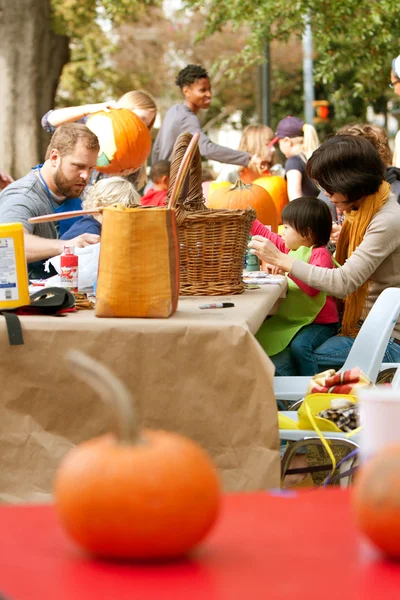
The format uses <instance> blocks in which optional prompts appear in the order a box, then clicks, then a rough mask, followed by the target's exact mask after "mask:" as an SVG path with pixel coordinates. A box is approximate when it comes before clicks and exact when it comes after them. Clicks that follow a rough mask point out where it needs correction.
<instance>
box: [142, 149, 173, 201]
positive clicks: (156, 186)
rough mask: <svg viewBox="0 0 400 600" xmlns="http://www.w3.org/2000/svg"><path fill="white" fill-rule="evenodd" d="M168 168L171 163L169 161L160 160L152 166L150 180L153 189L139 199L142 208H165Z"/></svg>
mask: <svg viewBox="0 0 400 600" xmlns="http://www.w3.org/2000/svg"><path fill="white" fill-rule="evenodd" d="M170 167H171V163H170V162H169V160H160V161H159V162H157V163H155V164H154V165H152V167H151V169H150V179H151V181H152V182H153V187H152V188H150V189H149V190H147V192H146V193H145V195H144V196H143V198H142V199H141V204H142V206H165V204H166V198H167V192H168V186H169V171H170Z"/></svg>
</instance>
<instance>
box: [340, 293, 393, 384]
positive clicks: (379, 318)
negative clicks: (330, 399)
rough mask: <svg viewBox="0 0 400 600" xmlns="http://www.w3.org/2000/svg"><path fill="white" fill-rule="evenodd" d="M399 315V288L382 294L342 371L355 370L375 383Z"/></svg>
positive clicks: (365, 322) (363, 325)
mask: <svg viewBox="0 0 400 600" xmlns="http://www.w3.org/2000/svg"><path fill="white" fill-rule="evenodd" d="M399 315H400V288H387V289H386V290H383V292H382V293H381V294H380V296H379V297H378V299H377V300H376V302H375V304H374V305H373V307H372V308H371V310H370V312H369V313H368V316H367V318H366V319H365V321H364V323H363V324H362V326H361V329H360V331H359V334H358V335H357V337H356V339H355V340H354V344H353V346H352V348H351V350H350V352H349V355H348V357H347V360H346V362H345V363H344V365H343V367H342V368H341V369H340V370H341V371H347V370H348V369H353V368H354V367H360V369H361V370H362V371H363V372H364V373H365V374H366V375H368V377H369V378H370V379H371V380H372V381H373V382H374V383H375V381H376V378H377V377H378V373H379V371H380V368H381V364H382V362H383V357H384V355H385V350H386V346H387V345H388V342H389V340H390V338H391V336H392V332H393V328H394V326H395V324H396V321H397V319H398V318H399Z"/></svg>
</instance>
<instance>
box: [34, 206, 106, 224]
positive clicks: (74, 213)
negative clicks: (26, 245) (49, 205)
mask: <svg viewBox="0 0 400 600" xmlns="http://www.w3.org/2000/svg"><path fill="white" fill-rule="evenodd" d="M102 211H103V209H102V208H101V207H99V208H88V209H86V210H70V211H69V212H60V213H50V214H48V215H41V216H40V217H30V219H28V223H50V222H51V221H62V220H63V219H71V218H72V217H81V216H82V215H98V214H99V213H101V212H102Z"/></svg>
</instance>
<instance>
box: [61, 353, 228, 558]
mask: <svg viewBox="0 0 400 600" xmlns="http://www.w3.org/2000/svg"><path fill="white" fill-rule="evenodd" d="M69 358H70V361H71V362H73V364H74V369H75V371H76V372H77V374H78V375H79V374H80V375H81V376H84V379H85V380H87V381H88V382H89V383H91V385H92V386H93V387H94V388H95V389H97V391H98V392H99V393H100V394H101V395H102V397H103V399H107V400H110V398H112V399H113V401H114V402H117V403H118V404H119V409H120V418H119V428H120V430H119V434H118V436H115V435H112V434H108V435H105V436H101V437H98V438H95V439H93V440H90V441H88V442H85V443H83V444H79V445H78V446H76V447H75V448H73V449H72V450H71V451H70V452H69V453H68V454H67V455H66V457H65V458H64V460H63V462H62V463H61V465H60V467H59V469H58V471H57V474H56V478H55V484H54V494H55V500H56V509H57V512H58V514H59V517H60V519H61V523H62V525H63V526H64V528H65V529H66V531H67V532H68V533H69V535H70V536H71V537H72V539H73V540H74V541H75V542H76V543H78V544H79V545H80V546H82V547H83V548H85V549H86V550H88V551H89V552H90V553H92V554H94V555H97V556H102V557H111V558H131V559H160V558H171V557H177V556H181V555H183V554H186V553H187V552H188V551H189V550H190V549H191V548H193V546H195V545H196V544H198V543H199V542H200V541H201V540H202V539H203V538H204V536H205V535H206V534H207V533H208V532H209V530H210V529H211V527H212V526H213V524H214V523H215V521H216V518H217V515H218V509H219V504H220V495H221V493H220V486H219V481H218V477H217V473H216V470H215V468H214V466H213V464H212V462H211V460H210V459H209V458H208V456H207V455H206V453H205V452H204V451H203V450H202V449H201V448H200V447H199V446H198V445H197V444H195V443H194V442H193V441H191V440H190V439H188V438H185V437H183V436H182V435H178V434H176V433H169V432H166V431H150V430H144V431H143V432H138V431H137V430H136V427H135V424H134V419H133V409H132V400H131V398H130V394H129V392H128V390H127V389H126V388H125V386H123V385H122V383H121V382H120V381H118V380H117V379H116V378H115V377H114V375H112V374H111V373H110V372H109V371H108V369H106V368H105V367H104V366H101V365H99V363H97V362H96V361H94V360H93V359H91V358H89V357H88V356H86V355H84V354H82V353H81V352H77V351H74V352H71V353H70V356H69Z"/></svg>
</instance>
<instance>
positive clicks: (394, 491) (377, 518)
mask: <svg viewBox="0 0 400 600" xmlns="http://www.w3.org/2000/svg"><path fill="white" fill-rule="evenodd" d="M352 505H353V511H354V514H355V518H356V521H357V524H358V526H359V528H360V530H361V531H362V532H363V533H364V534H365V536H366V537H368V538H369V539H370V540H371V542H372V543H373V544H374V545H375V546H377V547H378V548H379V549H380V550H381V551H382V552H383V553H384V554H386V555H388V556H390V557H393V558H399V557H400V444H393V445H391V446H387V447H385V448H384V449H383V450H382V451H380V452H378V453H377V454H376V455H375V456H374V457H373V458H371V459H370V460H369V461H367V462H366V463H365V465H363V466H362V467H361V468H360V470H359V472H358V473H357V476H356V480H355V484H354V487H353V493H352Z"/></svg>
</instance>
